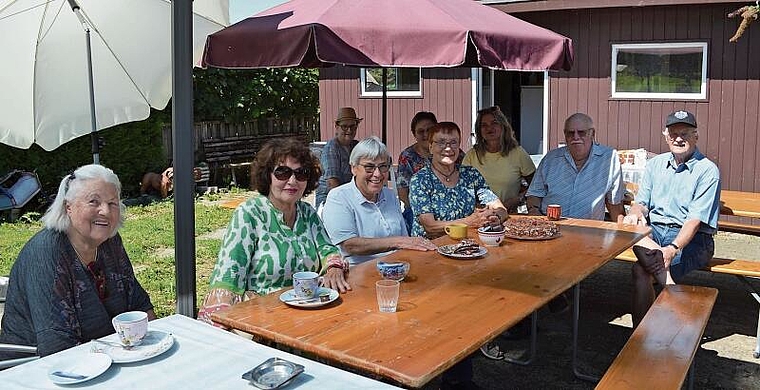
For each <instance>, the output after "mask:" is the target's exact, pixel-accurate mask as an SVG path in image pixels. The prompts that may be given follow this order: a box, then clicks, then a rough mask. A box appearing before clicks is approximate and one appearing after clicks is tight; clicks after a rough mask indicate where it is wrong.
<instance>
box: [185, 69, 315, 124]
mask: <svg viewBox="0 0 760 390" xmlns="http://www.w3.org/2000/svg"><path fill="white" fill-rule="evenodd" d="M318 75H319V72H318V71H317V70H316V69H301V68H283V69H250V70H247V69H246V70H235V69H215V68H209V69H196V70H195V71H194V72H193V84H194V90H195V100H194V106H195V121H216V120H218V121H225V122H230V123H241V122H245V121H250V120H255V119H258V118H260V117H289V116H300V115H315V114H317V112H318V107H319V85H318Z"/></svg>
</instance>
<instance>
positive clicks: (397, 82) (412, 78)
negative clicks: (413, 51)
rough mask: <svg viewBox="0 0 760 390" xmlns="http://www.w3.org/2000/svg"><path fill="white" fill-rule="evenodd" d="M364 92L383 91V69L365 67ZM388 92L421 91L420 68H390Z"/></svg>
mask: <svg viewBox="0 0 760 390" xmlns="http://www.w3.org/2000/svg"><path fill="white" fill-rule="evenodd" d="M364 72H365V73H364V93H367V92H370V93H371V92H382V90H383V84H382V80H383V69H382V68H367V69H364ZM387 80H388V92H389V93H390V92H420V69H419V68H388V79H387Z"/></svg>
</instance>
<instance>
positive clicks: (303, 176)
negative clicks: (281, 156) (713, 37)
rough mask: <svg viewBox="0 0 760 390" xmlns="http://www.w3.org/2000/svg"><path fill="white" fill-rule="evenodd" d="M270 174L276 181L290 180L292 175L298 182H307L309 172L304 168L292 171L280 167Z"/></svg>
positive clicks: (291, 169)
mask: <svg viewBox="0 0 760 390" xmlns="http://www.w3.org/2000/svg"><path fill="white" fill-rule="evenodd" d="M272 174H273V175H274V177H275V178H276V179H277V180H282V181H287V180H290V178H291V177H292V176H293V175H296V180H298V181H306V180H309V170H308V169H307V168H304V167H300V168H296V169H293V168H291V167H286V166H284V165H280V166H279V167H277V168H275V169H274V171H272Z"/></svg>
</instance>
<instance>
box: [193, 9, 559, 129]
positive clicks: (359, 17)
mask: <svg viewBox="0 0 760 390" xmlns="http://www.w3.org/2000/svg"><path fill="white" fill-rule="evenodd" d="M572 62H573V50H572V41H571V40H570V39H569V38H567V37H564V36H562V35H559V34H557V33H554V32H552V31H550V30H547V29H544V28H542V27H538V26H536V25H533V24H530V23H528V22H525V21H523V20H520V19H517V18H515V17H513V16H510V15H508V14H506V13H504V12H501V11H499V10H496V9H494V8H491V7H488V6H485V5H482V4H480V3H478V2H475V1H473V0H382V1H378V0H292V1H290V2H287V3H284V4H281V5H279V6H276V7H273V8H270V9H268V10H266V11H263V12H261V13H259V14H256V15H255V16H253V17H250V18H247V19H244V20H242V21H240V22H238V23H236V24H234V25H232V26H230V27H227V28H225V29H223V30H220V31H218V32H216V33H214V34H211V35H209V36H208V38H207V40H206V48H205V52H204V54H203V59H202V64H203V65H204V66H211V67H216V68H228V69H229V68H238V69H255V68H275V67H294V66H301V67H327V66H333V65H336V64H340V65H350V66H357V67H424V68H427V67H460V66H465V67H486V68H492V69H508V70H532V71H543V70H548V69H552V70H559V69H564V70H568V69H570V66H571V65H572ZM383 83H384V81H383ZM383 90H385V88H383ZM384 99H385V96H384ZM383 107H384V108H385V104H383ZM383 111H384V112H383V140H385V132H386V130H385V127H386V124H385V109H384V110H383Z"/></svg>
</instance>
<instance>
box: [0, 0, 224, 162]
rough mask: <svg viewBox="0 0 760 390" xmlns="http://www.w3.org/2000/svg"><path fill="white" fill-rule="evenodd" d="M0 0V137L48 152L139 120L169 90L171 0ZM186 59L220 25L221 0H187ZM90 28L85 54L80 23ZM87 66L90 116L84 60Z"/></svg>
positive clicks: (162, 101)
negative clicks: (75, 8)
mask: <svg viewBox="0 0 760 390" xmlns="http://www.w3.org/2000/svg"><path fill="white" fill-rule="evenodd" d="M76 3H78V5H79V7H80V15H81V18H82V21H81V22H80V19H79V17H78V16H77V15H76V14H75V13H74V12H72V6H71V4H70V2H69V1H67V0H0V37H3V38H2V39H1V40H0V52H1V53H3V59H4V60H3V61H0V85H2V86H3V93H2V94H0V143H4V144H7V145H10V146H14V147H17V148H29V147H30V146H31V145H32V144H34V143H37V144H38V145H40V146H41V147H42V148H43V149H45V150H53V149H55V148H57V147H58V146H60V145H62V144H63V143H66V142H68V141H70V140H72V139H74V138H76V137H79V136H82V135H85V134H88V133H90V132H91V131H92V130H93V128H95V129H103V128H107V127H111V126H114V125H117V124H120V123H125V122H130V121H138V120H143V119H145V118H147V117H148V116H149V114H150V107H153V108H156V109H163V108H164V107H166V104H167V103H168V101H169V98H170V96H171V92H172V84H171V82H172V72H171V54H172V48H171V33H172V17H171V15H172V13H171V7H172V4H171V1H170V0H109V1H102V0H77V1H76ZM193 6H194V9H193V19H192V22H193V27H194V38H193V41H194V43H193V48H194V63H198V61H199V59H200V55H201V54H202V48H203V42H204V41H205V38H206V36H207V35H208V34H210V33H212V32H214V31H217V30H219V29H221V28H223V27H224V26H226V25H228V24H229V11H228V1H227V0H196V1H194V5H193ZM83 25H84V26H86V27H88V28H89V30H90V36H91V39H90V41H91V51H92V58H91V62H90V59H89V58H88V55H87V40H86V38H85V37H86V35H85V27H83ZM89 65H91V66H92V73H93V77H92V78H93V80H92V81H93V92H92V96H93V97H94V101H95V112H94V116H95V117H96V118H97V121H96V126H94V127H93V126H92V125H91V117H92V116H93V115H92V113H91V110H90V96H91V93H90V91H89V87H88V83H89V81H88V78H89V77H88V66H89Z"/></svg>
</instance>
